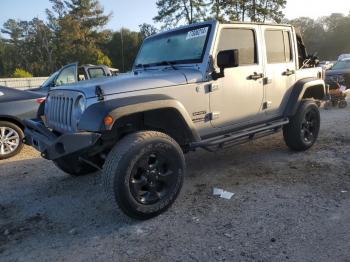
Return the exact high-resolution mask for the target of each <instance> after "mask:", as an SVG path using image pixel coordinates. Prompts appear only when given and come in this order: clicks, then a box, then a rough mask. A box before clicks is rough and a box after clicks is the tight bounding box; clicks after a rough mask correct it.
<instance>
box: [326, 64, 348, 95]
mask: <svg viewBox="0 0 350 262" xmlns="http://www.w3.org/2000/svg"><path fill="white" fill-rule="evenodd" d="M326 83H327V84H328V85H330V88H331V89H336V88H338V87H339V86H344V88H345V90H348V89H350V57H349V58H344V59H342V60H339V61H337V62H336V63H335V64H334V66H333V67H332V68H331V69H330V70H328V71H327V72H326Z"/></svg>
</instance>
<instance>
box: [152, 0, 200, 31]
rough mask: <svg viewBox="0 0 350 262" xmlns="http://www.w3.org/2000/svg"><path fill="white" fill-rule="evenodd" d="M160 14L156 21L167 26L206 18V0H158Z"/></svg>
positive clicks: (190, 22)
mask: <svg viewBox="0 0 350 262" xmlns="http://www.w3.org/2000/svg"><path fill="white" fill-rule="evenodd" d="M156 5H157V8H158V15H157V16H156V17H155V18H154V21H156V22H161V23H163V24H164V26H165V27H173V26H176V25H178V24H179V23H185V24H192V23H195V22H199V21H202V20H203V19H204V18H205V11H206V3H205V0H157V2H156Z"/></svg>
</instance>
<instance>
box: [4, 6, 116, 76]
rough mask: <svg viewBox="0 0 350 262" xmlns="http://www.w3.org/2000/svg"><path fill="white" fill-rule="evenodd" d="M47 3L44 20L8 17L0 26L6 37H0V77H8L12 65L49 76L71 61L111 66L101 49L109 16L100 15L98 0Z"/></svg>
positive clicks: (108, 33) (108, 35) (108, 38)
mask: <svg viewBox="0 0 350 262" xmlns="http://www.w3.org/2000/svg"><path fill="white" fill-rule="evenodd" d="M50 2H51V4H52V8H51V9H50V10H46V13H47V22H44V21H42V20H40V19H38V18H34V19H33V20H31V21H16V20H13V19H9V20H8V21H7V22H6V23H5V24H4V25H3V28H2V30H1V32H2V33H3V34H5V35H7V38H6V40H5V39H0V76H9V75H10V74H12V72H13V71H14V69H15V68H23V69H25V70H26V71H28V72H31V73H32V74H34V75H36V76H40V75H49V74H51V73H52V72H54V71H55V70H57V69H58V68H60V67H61V66H63V65H65V64H68V63H71V62H75V61H78V62H80V63H81V64H99V63H103V64H106V65H111V61H110V59H109V58H108V57H107V56H106V53H107V51H106V50H104V49H103V46H104V45H105V44H106V43H107V42H108V41H109V40H110V38H111V32H109V31H106V30H102V29H103V27H104V26H105V25H106V24H107V22H108V20H109V17H110V15H104V10H103V8H102V7H101V5H100V4H99V2H98V0H65V1H63V0H50ZM4 50H6V51H4Z"/></svg>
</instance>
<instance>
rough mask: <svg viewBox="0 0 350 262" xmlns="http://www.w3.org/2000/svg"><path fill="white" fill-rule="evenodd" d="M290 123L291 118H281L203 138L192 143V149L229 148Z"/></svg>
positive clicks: (275, 130)
mask: <svg viewBox="0 0 350 262" xmlns="http://www.w3.org/2000/svg"><path fill="white" fill-rule="evenodd" d="M288 123H289V119H281V120H278V121H273V122H270V123H267V124H264V125H259V126H255V127H252V128H248V129H243V130H240V131H236V132H232V133H228V134H225V135H221V136H217V137H212V138H208V139H205V140H202V141H200V142H196V143H192V144H191V149H195V148H198V147H201V148H203V149H206V150H208V151H215V150H217V149H222V148H227V147H230V146H234V145H238V144H242V143H245V142H248V141H251V140H254V139H257V138H261V137H264V136H267V135H271V134H273V133H276V132H278V131H279V130H280V129H281V128H282V127H283V126H284V125H287V124H288Z"/></svg>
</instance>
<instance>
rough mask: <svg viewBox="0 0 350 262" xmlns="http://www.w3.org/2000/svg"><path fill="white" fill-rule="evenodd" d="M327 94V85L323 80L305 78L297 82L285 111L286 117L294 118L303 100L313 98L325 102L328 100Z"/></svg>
mask: <svg viewBox="0 0 350 262" xmlns="http://www.w3.org/2000/svg"><path fill="white" fill-rule="evenodd" d="M326 94H327V93H326V85H325V82H324V80H322V79H318V78H304V79H301V80H299V81H297V82H296V83H295V84H294V86H293V87H292V90H291V92H290V95H289V98H288V102H287V105H286V108H285V111H284V116H285V117H291V116H294V115H295V114H296V112H297V110H298V108H299V105H300V103H301V101H302V100H303V99H307V98H313V99H317V100H324V99H325V98H326Z"/></svg>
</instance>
